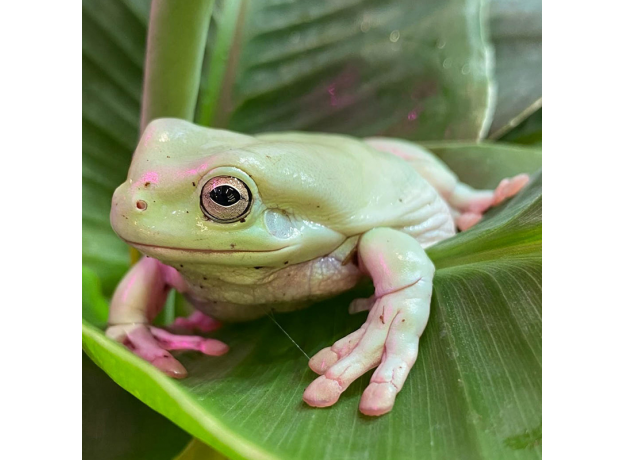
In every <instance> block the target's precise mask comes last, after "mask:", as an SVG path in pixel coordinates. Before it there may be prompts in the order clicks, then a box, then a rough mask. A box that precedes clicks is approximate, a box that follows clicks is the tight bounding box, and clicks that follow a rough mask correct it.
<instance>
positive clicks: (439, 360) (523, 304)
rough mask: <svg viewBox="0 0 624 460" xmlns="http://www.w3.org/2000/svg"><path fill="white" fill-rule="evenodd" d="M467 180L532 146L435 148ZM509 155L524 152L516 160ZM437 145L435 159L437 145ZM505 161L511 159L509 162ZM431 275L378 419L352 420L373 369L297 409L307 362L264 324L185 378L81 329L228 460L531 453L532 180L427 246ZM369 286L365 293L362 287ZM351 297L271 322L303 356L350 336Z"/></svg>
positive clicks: (534, 396) (536, 181) (307, 378)
mask: <svg viewBox="0 0 624 460" xmlns="http://www.w3.org/2000/svg"><path fill="white" fill-rule="evenodd" d="M438 148H439V149H440V152H441V157H442V158H443V159H444V160H445V161H447V162H448V163H449V164H451V163H453V162H455V163H456V164H461V161H460V159H461V158H462V157H464V156H468V157H472V162H470V161H464V166H463V168H462V169H460V170H458V173H459V175H460V177H462V178H463V179H464V180H466V181H468V182H471V183H472V184H473V185H475V186H483V185H487V184H490V183H495V182H496V181H497V180H498V179H500V177H484V176H479V175H474V172H475V171H479V168H478V167H476V165H477V164H479V163H483V162H485V163H487V164H490V170H491V171H493V172H495V173H499V172H500V171H503V170H504V171H505V172H506V174H516V173H519V172H523V171H529V172H530V171H534V170H535V169H537V168H539V166H540V157H539V151H535V150H531V149H527V148H519V147H510V148H508V147H506V146H501V145H491V146H485V147H475V146H470V147H468V146H466V145H459V146H458V145H450V146H449V145H445V146H439V147H438ZM518 149H522V150H524V153H525V154H526V156H527V157H531V158H533V161H532V162H531V163H530V164H528V163H526V162H524V159H523V160H522V161H520V160H518V159H519V158H524V157H522V156H520V155H516V156H514V154H515V153H517V152H518ZM442 150H444V151H442ZM514 158H515V159H516V160H517V164H516V165H515V166H514ZM429 253H430V255H431V257H432V259H433V260H434V262H435V263H436V266H437V267H438V270H437V272H436V278H435V281H434V296H433V301H432V314H431V319H430V321H429V325H428V327H427V330H426V332H425V334H424V336H423V340H422V345H421V348H420V350H421V352H420V356H419V359H418V361H417V363H416V365H415V367H414V369H413V370H412V372H411V374H410V377H409V378H408V381H407V383H406V385H405V387H404V389H403V391H402V392H401V393H400V395H399V396H398V398H397V403H396V407H395V408H394V410H393V411H392V412H391V413H390V414H388V415H386V416H383V417H381V418H367V417H364V416H362V415H360V414H359V413H358V409H357V406H358V401H359V397H360V395H361V393H362V391H363V390H364V388H365V386H366V383H367V380H368V379H369V378H370V373H369V374H368V375H366V376H365V377H364V378H361V379H359V380H358V381H356V382H355V383H354V384H353V385H352V386H351V387H350V388H349V389H348V390H347V391H346V392H345V393H344V394H343V396H342V398H341V400H340V401H339V403H338V404H337V405H335V406H334V407H332V408H329V409H312V408H309V407H307V406H306V405H305V404H304V403H303V402H302V401H301V395H302V393H303V390H304V389H305V387H306V386H307V385H308V384H309V383H310V382H311V381H312V380H313V378H314V375H313V373H312V371H310V370H309V369H308V368H307V359H306V358H305V357H304V356H303V355H302V354H301V352H299V350H298V349H297V348H296V347H295V346H294V345H293V344H292V342H290V340H289V339H288V338H287V337H286V336H285V335H284V334H282V333H281V331H280V330H279V329H278V328H277V327H276V325H275V324H273V323H272V322H271V321H270V320H269V319H263V320H259V321H255V322H252V323H247V324H241V325H236V326H230V327H226V328H225V329H223V330H222V331H219V332H218V333H216V334H215V336H216V337H219V338H220V339H222V340H224V341H226V342H227V343H229V344H230V346H231V351H230V353H228V354H227V355H225V356H223V357H219V358H214V357H207V356H203V355H199V354H196V353H182V354H180V355H179V358H180V360H181V361H182V362H183V363H184V365H185V366H186V367H187V368H188V370H189V377H188V378H187V379H185V380H182V381H176V380H172V379H170V378H168V377H166V376H164V375H163V374H161V373H160V372H159V371H157V370H156V369H154V368H153V367H152V366H151V365H149V364H148V363H146V362H144V361H142V360H140V359H139V358H137V357H136V356H134V355H133V354H131V353H130V352H129V351H127V350H126V349H125V348H124V347H123V346H121V345H119V344H117V343H114V342H112V341H110V340H109V339H107V338H106V337H104V335H103V333H102V331H101V330H99V329H97V328H96V327H93V326H91V325H90V324H88V323H84V325H83V345H84V349H85V350H86V352H87V353H88V354H89V356H90V357H91V358H92V359H93V360H94V361H95V362H96V363H97V364H98V365H99V366H100V367H102V368H103V369H104V370H105V371H106V372H107V373H108V374H109V375H110V376H111V377H112V378H113V379H114V380H115V381H116V382H117V383H118V384H120V385H121V386H122V387H124V388H126V389H127V390H128V391H130V392H131V393H132V394H134V395H135V396H137V397H138V398H139V399H141V400H142V401H144V402H145V403H146V404H148V405H149V406H150V407H152V408H153V409H155V410H156V411H158V412H160V413H162V414H163V415H165V416H166V417H168V418H170V419H171V420H172V421H174V422H175V423H176V424H178V425H179V426H180V427H182V428H183V429H185V430H186V431H188V432H189V433H191V434H192V435H194V436H196V437H197V438H199V439H200V440H201V441H203V442H206V443H208V444H210V445H212V446H214V447H216V448H217V449H218V450H220V451H221V452H223V453H224V454H226V455H227V456H229V457H231V458H287V459H298V458H301V459H303V458H306V459H307V458H327V459H331V458H341V459H359V458H369V459H386V458H392V459H408V458H410V459H411V458H467V459H482V458H483V459H485V458H487V459H494V458H495V459H506V458H514V459H516V458H519V459H523V458H527V459H530V458H539V457H540V441H541V401H540V398H541V307H540V305H541V282H540V278H541V176H540V175H539V173H537V174H536V175H534V178H533V181H532V183H531V184H530V186H529V187H527V188H526V189H525V190H524V191H523V192H521V194H520V195H518V196H516V197H514V198H513V199H512V200H510V201H509V202H508V203H507V204H506V205H504V206H502V207H499V208H498V209H495V210H494V211H493V212H492V213H490V214H488V218H487V219H486V220H485V221H484V222H482V223H480V224H479V225H478V226H476V227H475V228H473V229H471V230H470V231H468V232H465V233H462V234H459V235H457V236H456V237H454V238H452V239H450V240H447V241H446V242H443V243H441V244H439V245H436V246H434V247H432V248H431V249H430V250H429ZM368 289H369V288H364V291H368ZM366 293H367V292H359V293H355V292H353V293H347V294H345V295H342V296H340V297H338V298H336V299H332V300H330V301H327V302H323V303H320V304H317V305H315V306H313V307H311V308H309V309H307V310H304V311H301V312H297V313H292V314H288V315H282V316H278V317H277V320H278V322H279V323H280V325H281V326H282V327H283V328H285V330H286V331H288V333H289V334H290V335H291V336H292V337H293V339H294V340H295V341H296V342H297V343H298V344H299V345H300V346H301V347H302V348H303V349H304V350H305V351H306V352H307V353H308V354H312V353H315V352H316V351H318V350H320V349H321V348H323V347H325V346H327V345H328V344H331V343H332V342H333V341H334V340H336V339H338V338H340V337H342V336H344V335H346V334H347V333H349V332H351V331H353V330H354V329H356V328H357V327H359V325H360V324H361V323H362V322H363V321H364V318H365V314H359V315H355V316H349V315H348V314H347V311H346V310H347V309H346V306H347V305H348V302H349V300H350V299H352V298H353V297H354V296H356V295H362V294H366Z"/></svg>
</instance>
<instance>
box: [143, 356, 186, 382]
mask: <svg viewBox="0 0 624 460" xmlns="http://www.w3.org/2000/svg"><path fill="white" fill-rule="evenodd" d="M152 364H153V365H154V366H156V367H157V368H158V369H160V370H161V371H163V372H164V373H165V374H167V375H168V376H169V377H173V378H174V379H183V378H184V377H186V376H187V375H188V372H187V371H186V369H185V368H184V366H183V365H182V364H180V362H179V361H178V360H177V359H175V358H174V357H173V356H171V355H168V356H162V357H159V358H156V359H154V360H153V361H152Z"/></svg>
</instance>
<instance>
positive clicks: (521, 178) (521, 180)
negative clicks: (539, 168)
mask: <svg viewBox="0 0 624 460" xmlns="http://www.w3.org/2000/svg"><path fill="white" fill-rule="evenodd" d="M529 180H530V178H529V175H528V174H518V175H517V176H515V177H513V178H512V179H511V181H510V184H509V188H508V189H507V197H508V198H509V197H512V196H514V195H515V194H516V193H518V192H519V191H520V190H522V189H523V188H524V186H525V185H526V184H528V183H529Z"/></svg>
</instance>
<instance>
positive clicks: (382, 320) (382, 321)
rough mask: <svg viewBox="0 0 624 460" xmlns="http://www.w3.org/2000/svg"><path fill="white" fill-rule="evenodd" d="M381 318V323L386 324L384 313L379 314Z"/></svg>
mask: <svg viewBox="0 0 624 460" xmlns="http://www.w3.org/2000/svg"><path fill="white" fill-rule="evenodd" d="M379 319H380V320H381V324H386V322H385V321H384V319H383V315H379Z"/></svg>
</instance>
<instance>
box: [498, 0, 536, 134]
mask: <svg viewBox="0 0 624 460" xmlns="http://www.w3.org/2000/svg"><path fill="white" fill-rule="evenodd" d="M490 28H491V37H492V42H493V43H494V46H495V55H496V59H495V62H496V82H497V86H498V89H497V101H496V111H495V113H494V118H493V120H492V126H491V127H490V137H493V138H499V137H501V136H502V135H503V134H505V133H506V132H508V131H509V130H511V129H512V128H513V127H515V126H517V125H518V124H519V123H520V122H521V121H522V120H524V119H525V118H527V117H528V116H529V115H531V113H533V112H535V111H536V110H537V109H539V108H540V107H541V106H542V0H492V3H491V7H490Z"/></svg>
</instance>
